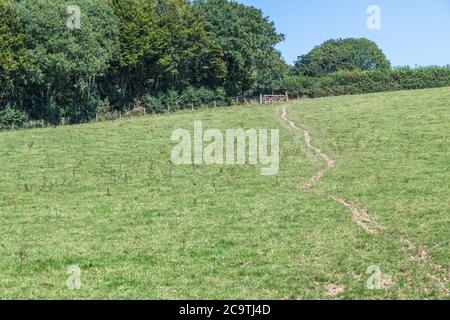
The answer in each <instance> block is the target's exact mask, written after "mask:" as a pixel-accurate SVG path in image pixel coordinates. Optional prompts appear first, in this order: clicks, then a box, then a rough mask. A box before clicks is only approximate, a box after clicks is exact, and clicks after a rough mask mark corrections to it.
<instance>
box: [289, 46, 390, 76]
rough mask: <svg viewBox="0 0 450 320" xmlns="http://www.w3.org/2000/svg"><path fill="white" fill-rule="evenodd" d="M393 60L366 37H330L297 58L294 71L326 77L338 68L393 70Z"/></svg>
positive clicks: (303, 74) (338, 69)
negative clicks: (334, 38) (388, 58)
mask: <svg viewBox="0 0 450 320" xmlns="http://www.w3.org/2000/svg"><path fill="white" fill-rule="evenodd" d="M390 67H391V64H390V62H389V61H388V60H387V58H386V56H385V55H384V53H383V52H382V51H381V49H380V48H378V46H377V44H376V43H375V42H373V41H370V40H368V39H365V38H361V39H354V38H349V39H338V40H328V41H326V42H324V43H323V44H321V45H320V46H317V47H315V48H314V49H312V50H311V51H310V52H309V53H307V54H306V55H303V56H300V57H299V58H298V60H297V61H296V62H295V66H294V73H295V74H297V75H300V76H308V77H323V76H326V75H328V74H331V73H333V72H336V71H370V70H389V69H390Z"/></svg>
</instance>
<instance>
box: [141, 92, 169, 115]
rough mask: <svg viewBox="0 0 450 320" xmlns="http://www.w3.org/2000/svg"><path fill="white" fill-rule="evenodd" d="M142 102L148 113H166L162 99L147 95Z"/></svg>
mask: <svg viewBox="0 0 450 320" xmlns="http://www.w3.org/2000/svg"><path fill="white" fill-rule="evenodd" d="M142 102H143V103H144V106H145V109H146V110H147V112H148V113H163V112H164V105H163V103H162V101H161V99H159V98H157V97H154V96H151V95H145V96H144V97H143V98H142Z"/></svg>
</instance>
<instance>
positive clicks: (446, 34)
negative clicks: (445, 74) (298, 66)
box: [239, 0, 450, 66]
mask: <svg viewBox="0 0 450 320" xmlns="http://www.w3.org/2000/svg"><path fill="white" fill-rule="evenodd" d="M239 2H241V3H245V4H248V5H253V6H255V7H257V8H259V9H262V10H263V12H264V14H265V15H266V16H269V17H270V18H271V20H273V21H274V22H275V24H276V26H277V29H278V30H279V32H282V33H284V34H285V35H286V40H285V41H284V42H283V43H281V44H280V45H279V46H278V48H279V50H280V51H281V52H282V53H283V55H284V57H285V59H286V61H287V62H288V63H292V62H293V61H294V60H295V59H296V57H297V56H299V55H301V54H304V53H307V52H308V51H309V50H310V49H312V48H313V47H314V46H315V45H318V44H320V43H322V42H323V41H325V40H327V39H336V38H346V37H366V38H368V39H371V40H373V41H375V42H376V43H377V44H378V45H379V46H380V47H381V49H382V50H383V51H384V53H385V54H386V55H387V57H388V58H389V59H390V60H391V62H392V64H393V65H394V66H398V65H409V66H416V65H419V66H423V65H447V64H448V65H450V0H428V1H427V0H369V1H367V0H278V1H277V0H239ZM370 5H377V6H378V7H379V8H380V9H381V29H380V30H369V29H368V28H367V20H368V18H369V15H368V14H367V13H366V11H367V8H368V7H369V6H370Z"/></svg>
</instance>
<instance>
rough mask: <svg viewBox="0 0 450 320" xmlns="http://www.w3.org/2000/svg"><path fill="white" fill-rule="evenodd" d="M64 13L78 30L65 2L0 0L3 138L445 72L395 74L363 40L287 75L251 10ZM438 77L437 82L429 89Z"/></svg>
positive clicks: (93, 4)
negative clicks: (138, 113) (19, 131)
mask: <svg viewBox="0 0 450 320" xmlns="http://www.w3.org/2000/svg"><path fill="white" fill-rule="evenodd" d="M71 5H76V6H78V7H79V9H80V10H79V13H80V16H79V17H78V18H79V21H80V26H79V27H75V28H70V27H69V26H68V19H70V18H71V15H73V12H70V11H68V4H67V2H66V1H65V0H0V83H1V86H0V128H9V127H11V125H13V126H38V125H45V124H61V123H80V122H87V121H90V120H92V119H95V118H97V117H98V116H99V114H100V115H114V114H116V113H121V112H126V111H128V110H139V109H144V110H145V111H146V112H152V113H160V112H166V111H169V110H170V111H175V110H177V109H183V108H189V109H193V108H197V107H200V106H205V105H210V106H224V105H229V104H231V103H232V98H233V97H235V96H252V95H258V94H260V93H278V92H283V93H284V92H285V91H288V92H289V93H290V94H293V95H297V96H310V97H315V96H324V95H332V94H346V93H354V92H360V91H364V90H367V91H373V90H384V89H385V87H387V86H389V85H388V84H386V83H387V82H386V81H387V80H386V77H388V78H389V79H390V80H389V81H391V80H392V79H396V80H395V81H397V83H401V84H402V85H399V86H397V87H402V86H403V85H405V83H404V82H407V83H406V85H405V87H417V86H436V85H444V84H447V83H448V82H449V77H448V74H450V73H449V72H448V68H438V71H436V70H434V71H430V72H431V73H430V72H428V71H427V72H422V73H420V72H417V71H416V70H413V71H401V72H400V71H398V70H393V69H392V68H391V65H390V63H389V61H388V60H387V58H386V57H385V55H384V54H383V53H382V51H381V50H380V49H379V48H378V47H377V45H376V44H375V43H373V42H371V41H369V40H367V39H338V40H330V41H327V42H325V43H324V44H322V45H320V46H318V47H316V48H314V49H313V50H312V51H311V52H310V53H308V54H306V55H304V56H301V57H299V59H298V61H297V62H296V63H295V65H294V66H289V65H287V64H286V63H285V61H284V60H283V57H282V55H281V53H280V52H279V51H278V50H277V49H276V45H277V44H278V43H280V42H281V41H282V40H283V39H284V35H283V34H281V33H279V32H278V31H277V30H276V28H275V25H274V23H273V22H272V21H270V19H269V18H268V17H265V16H264V15H263V13H262V12H261V11H260V10H258V9H257V8H254V7H251V6H246V5H243V4H239V3H237V2H235V1H228V0H193V1H187V0H73V1H71ZM408 72H409V73H408ZM411 72H412V73H414V75H413V77H414V79H415V80H414V81H413V80H411V79H410V78H411V77H412V76H411ZM433 72H434V73H433ZM436 73H439V75H440V77H441V78H440V81H439V83H438V82H437V81H433V80H430V77H432V76H433V75H436ZM398 77H400V78H402V77H409V78H408V79H409V80H405V81H403V82H402V80H399V79H397V78H398ZM417 77H421V78H420V79H419V80H417ZM424 77H425V78H426V79H425V80H424ZM378 78H379V79H381V80H379V81H384V82H383V83H384V84H383V85H381V84H379V82H377V81H378V80H377V79H378ZM361 79H363V80H364V81H362V82H361ZM402 79H403V78H402ZM392 81H393V80H392ZM355 83H356V84H357V85H358V87H357V88H355V85H356V84H355ZM361 83H366V84H365V86H362V85H361ZM412 83H413V84H412ZM414 83H415V85H414ZM369 87H370V88H369ZM335 88H339V90H335Z"/></svg>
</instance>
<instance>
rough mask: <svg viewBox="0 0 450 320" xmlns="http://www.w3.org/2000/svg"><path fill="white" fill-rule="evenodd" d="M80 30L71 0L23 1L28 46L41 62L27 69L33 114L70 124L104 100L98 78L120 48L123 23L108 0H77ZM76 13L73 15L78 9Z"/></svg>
mask: <svg viewBox="0 0 450 320" xmlns="http://www.w3.org/2000/svg"><path fill="white" fill-rule="evenodd" d="M71 4H72V5H77V6H79V8H80V13H81V16H80V22H81V25H80V27H79V28H77V27H74V28H70V27H69V26H70V25H69V24H68V20H69V18H70V17H71V13H70V11H68V5H67V3H66V1H65V0H52V1H47V0H18V1H17V4H16V6H15V8H16V12H17V15H18V18H19V20H20V24H21V27H22V29H23V30H24V33H25V39H24V46H25V48H26V49H27V52H28V53H29V54H30V55H32V56H33V57H34V60H35V64H34V65H33V66H30V67H29V68H28V70H27V78H28V79H29V82H30V83H29V84H28V85H27V88H26V89H27V91H26V98H25V99H24V101H23V102H22V103H23V105H24V107H26V109H27V111H28V113H29V114H30V115H31V116H32V117H34V118H39V119H46V120H48V121H50V122H54V123H57V122H60V121H61V119H63V118H65V119H66V120H67V121H70V122H78V121H81V120H83V119H89V118H90V117H92V116H93V115H94V114H95V110H96V107H97V103H98V97H97V96H96V95H97V94H96V80H97V78H98V77H100V76H102V75H103V74H104V73H105V71H106V70H107V68H108V65H109V61H110V60H111V58H112V57H113V55H114V54H115V52H116V43H117V40H116V36H117V22H116V18H115V16H114V13H113V11H112V10H111V8H110V7H109V6H108V5H107V4H106V3H105V2H104V1H102V0H76V1H72V3H71ZM72 15H73V13H72Z"/></svg>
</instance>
